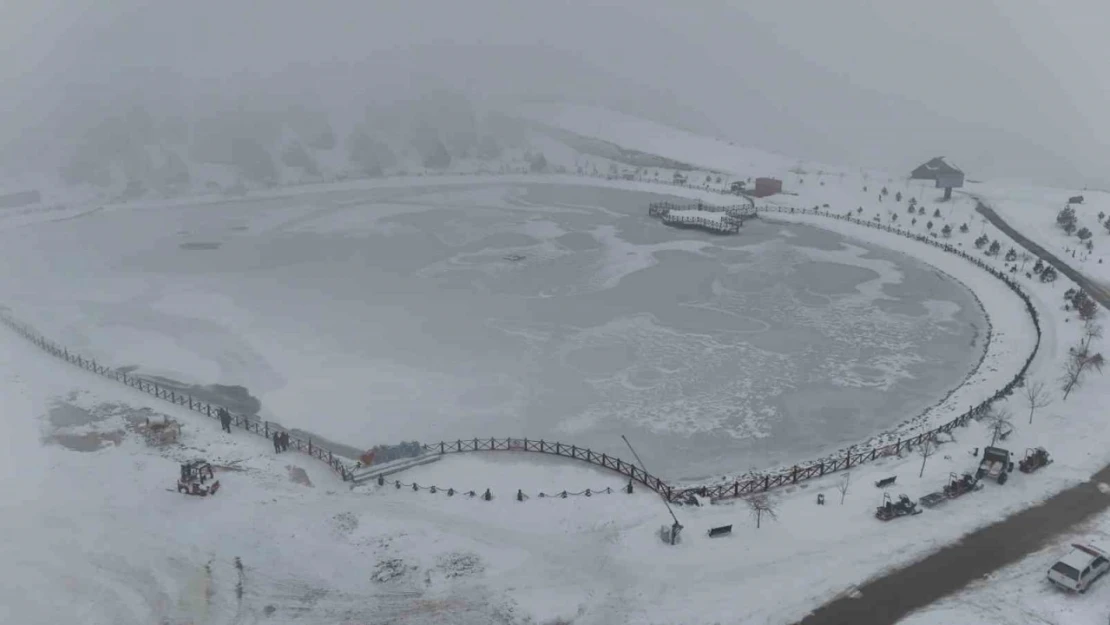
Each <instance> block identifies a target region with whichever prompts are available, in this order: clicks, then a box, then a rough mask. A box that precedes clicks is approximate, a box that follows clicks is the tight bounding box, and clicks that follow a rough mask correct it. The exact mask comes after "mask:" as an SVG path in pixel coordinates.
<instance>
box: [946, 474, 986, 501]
mask: <svg viewBox="0 0 1110 625" xmlns="http://www.w3.org/2000/svg"><path fill="white" fill-rule="evenodd" d="M981 488H983V485H982V484H981V483H980V482H979V480H977V479H975V476H973V475H972V474H970V473H964V474H963V476H962V477H961V476H957V475H956V474H955V473H949V474H948V484H945V486H944V496H945V497H948V498H949V499H955V498H957V497H960V496H961V495H966V494H967V493H970V492H972V491H976V490H979V489H981Z"/></svg>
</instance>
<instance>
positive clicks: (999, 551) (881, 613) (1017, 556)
mask: <svg viewBox="0 0 1110 625" xmlns="http://www.w3.org/2000/svg"><path fill="white" fill-rule="evenodd" d="M976 199H978V198H976ZM976 210H977V211H978V212H979V213H980V214H982V215H983V216H984V217H986V218H987V219H988V220H989V221H990V222H991V223H992V224H994V225H995V227H997V228H998V229H999V230H1002V231H1003V232H1005V233H1006V235H1007V236H1009V237H1011V238H1012V239H1013V240H1014V241H1016V242H1018V243H1019V244H1020V245H1021V246H1022V247H1024V248H1025V249H1027V250H1028V251H1029V252H1030V253H1032V254H1035V255H1036V256H1038V257H1040V258H1042V259H1044V260H1045V262H1047V263H1049V264H1051V265H1052V266H1053V267H1055V268H1056V270H1057V271H1059V272H1060V273H1062V274H1064V275H1066V276H1068V277H1069V278H1071V279H1072V280H1073V281H1075V283H1076V284H1078V285H1080V286H1081V287H1082V288H1083V289H1084V290H1085V291H1087V292H1088V293H1090V294H1091V296H1092V297H1094V298H1095V299H1096V300H1097V301H1098V302H1099V303H1100V304H1102V305H1103V306H1104V307H1106V308H1108V309H1110V290H1108V289H1107V288H1105V287H1103V286H1102V285H1099V284H1096V283H1095V282H1093V281H1091V280H1089V279H1088V278H1087V277H1086V276H1084V275H1082V274H1081V273H1079V272H1078V271H1075V270H1074V269H1072V268H1071V267H1069V266H1068V265H1067V264H1065V263H1064V262H1063V261H1061V260H1060V259H1058V258H1056V257H1055V256H1054V255H1052V254H1050V253H1049V252H1047V251H1046V250H1045V249H1044V248H1042V247H1041V246H1039V245H1037V244H1036V243H1033V242H1032V241H1030V240H1029V239H1027V238H1026V237H1024V236H1022V234H1021V233H1020V232H1017V231H1016V230H1014V229H1013V228H1012V227H1010V225H1009V224H1007V223H1006V222H1005V221H1004V220H1003V219H1002V218H1001V217H999V216H998V213H996V212H995V211H993V210H991V208H990V207H989V206H986V205H985V204H984V203H983V202H981V201H979V202H978V206H977V207H976ZM1100 483H1108V484H1110V467H1105V468H1103V469H1102V470H1100V471H1099V472H1098V473H1096V474H1095V475H1094V476H1093V477H1092V478H1091V481H1089V482H1085V483H1083V484H1080V485H1078V486H1075V487H1073V488H1070V489H1068V490H1065V491H1063V492H1061V493H1059V494H1057V495H1056V496H1055V497H1053V498H1051V499H1049V500H1048V501H1046V502H1044V503H1042V504H1041V505H1038V506H1036V507H1033V508H1029V509H1026V510H1023V511H1021V512H1019V513H1017V514H1014V515H1013V516H1010V517H1007V518H1006V519H1003V520H1002V521H999V522H997V523H994V524H993V525H989V526H987V527H984V528H982V529H980V530H978V531H976V532H972V533H971V534H968V535H967V536H965V537H964V538H962V539H961V540H960V541H959V542H957V543H954V544H952V545H949V546H947V547H945V548H943V549H941V550H940V551H937V552H936V553H933V554H932V555H930V556H927V557H925V558H924V559H922V560H919V561H917V562H915V563H913V564H909V565H907V566H905V567H903V568H901V569H898V570H896V571H893V572H891V573H889V574H887V575H884V576H883V577H880V578H877V579H874V580H871V581H870V582H867V583H866V584H864V585H863V586H860V587H859V595H857V598H854V599H853V598H851V597H841V598H839V599H836V600H834V601H831V602H829V603H827V604H825V605H824V606H822V607H820V608H818V609H817V610H816V611H814V612H813V613H811V614H810V615H809V616H807V617H806V618H804V619H803V620H802V621H801V622H800V623H799V625H894V624H895V623H897V622H898V621H899V620H900V619H902V618H904V617H905V616H907V615H908V614H909V613H910V612H913V611H914V610H917V609H919V608H923V607H925V606H927V605H929V604H931V603H933V602H935V601H937V600H939V599H942V598H944V597H946V596H948V595H950V594H952V593H954V592H956V591H959V590H960V589H962V588H963V587H965V586H966V585H967V584H969V583H970V582H972V581H975V580H976V579H979V578H981V577H983V576H984V575H987V574H989V573H991V572H993V571H996V570H998V569H1000V568H1002V567H1004V566H1006V565H1009V564H1013V563H1015V562H1017V561H1018V560H1021V559H1022V558H1024V557H1025V556H1027V555H1029V554H1031V553H1034V552H1036V551H1037V550H1039V549H1040V548H1042V547H1043V546H1045V545H1046V544H1048V543H1049V542H1050V541H1051V540H1052V539H1054V538H1056V537H1058V536H1059V535H1061V534H1064V533H1067V532H1068V531H1070V530H1072V529H1073V528H1074V527H1075V526H1076V525H1078V524H1080V523H1083V522H1084V521H1086V520H1087V519H1089V518H1090V517H1091V516H1093V515H1094V514H1096V513H1098V512H1103V511H1105V510H1107V509H1110V495H1108V494H1104V493H1102V492H1101V491H1100V490H1099V488H1098V485H1099V484H1100ZM1003 488H1005V487H1003ZM1108 490H1110V489H1108ZM972 496H974V495H972ZM930 516H931V515H928V514H925V515H922V516H919V517H913V518H908V519H895V520H894V521H891V523H928V522H930ZM877 522H878V521H876V523H877ZM834 566H835V564H834Z"/></svg>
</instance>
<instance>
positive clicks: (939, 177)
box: [910, 156, 964, 200]
mask: <svg viewBox="0 0 1110 625" xmlns="http://www.w3.org/2000/svg"><path fill="white" fill-rule="evenodd" d="M910 178H913V179H915V180H933V181H935V182H936V185H937V188H938V189H944V199H946V200H950V199H952V189H958V188H960V187H962V186H964V172H963V171H961V170H960V168H958V167H954V166H953V165H950V164H949V163H948V162H947V161H945V160H944V157H943V156H938V157H936V158H933V159H930V160H929V162H927V163H924V164H922V165H921V166H919V167H918V168H917V169H915V170H913V171H912V172H910Z"/></svg>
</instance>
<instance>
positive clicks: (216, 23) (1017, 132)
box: [0, 0, 1110, 186]
mask: <svg viewBox="0 0 1110 625" xmlns="http://www.w3.org/2000/svg"><path fill="white" fill-rule="evenodd" d="M937 8H938V9H947V10H948V12H946V11H941V10H931V11H913V12H908V11H902V10H899V9H896V8H893V7H870V6H867V5H866V4H865V3H857V2H848V3H839V4H838V5H837V6H836V7H827V6H822V5H816V4H814V5H812V6H807V7H805V10H804V11H796V10H792V9H787V8H774V7H744V8H736V7H730V6H728V5H727V3H721V2H706V3H704V4H702V5H701V6H699V7H697V8H686V9H683V8H678V7H671V6H669V5H667V4H664V3H649V4H647V5H645V4H643V3H638V4H635V5H633V4H630V3H615V4H612V5H607V6H605V7H600V8H599V7H590V6H583V7H581V8H578V9H572V8H568V7H565V6H560V7H556V6H544V5H537V6H531V7H522V6H518V5H514V4H510V3H501V2H494V1H488V2H478V3H474V4H468V5H466V6H465V7H461V6H455V5H452V4H449V3H435V4H433V5H427V6H424V7H422V8H421V9H420V10H412V9H406V8H404V7H401V6H396V7H391V6H387V7H383V6H365V5H363V4H359V3H352V2H334V3H329V4H327V5H326V6H324V7H319V8H317V9H315V10H313V9H306V8H303V7H301V6H300V5H299V4H297V3H290V2H274V3H267V5H266V11H265V12H262V11H259V10H258V9H257V7H255V6H253V5H249V4H248V3H236V2H232V3H210V2H200V3H191V4H190V5H188V6H174V7H146V6H142V5H140V4H138V3H132V2H126V1H124V2H113V3H110V4H107V5H101V4H98V3H86V4H85V6H84V9H85V10H84V11H81V10H78V9H75V8H73V7H71V6H69V5H65V6H63V5H62V4H61V3H50V2H48V3H44V4H41V5H35V6H31V7H20V9H17V10H16V12H15V15H14V18H15V19H12V20H9V22H8V23H7V24H6V26H7V31H6V32H5V33H4V35H6V37H5V39H6V41H7V48H8V50H7V52H8V54H6V55H5V58H7V59H9V61H8V62H7V63H5V64H4V65H3V66H2V67H0V75H3V76H4V77H5V84H7V85H8V86H9V90H8V95H9V102H10V103H11V106H10V107H9V108H10V109H11V110H10V115H9V116H8V119H7V123H5V124H3V127H2V128H0V136H2V137H4V144H3V152H4V155H3V156H4V158H3V163H4V165H5V168H6V169H10V170H12V171H15V170H18V169H20V168H22V169H28V168H40V169H42V168H55V167H58V166H60V163H63V162H65V161H66V160H69V159H72V158H73V153H74V151H75V150H77V149H78V148H79V146H80V144H81V142H82V141H83V140H85V139H86V137H87V135H88V133H89V132H91V131H93V129H96V128H98V127H101V126H103V125H104V124H105V123H106V122H109V121H111V122H112V123H113V124H116V125H115V126H112V130H111V131H103V132H110V133H111V134H115V135H118V134H119V133H121V132H130V130H126V131H125V130H123V128H128V129H131V128H132V126H128V125H127V124H124V126H122V127H121V126H119V120H121V119H127V116H128V115H129V114H131V113H132V112H133V111H141V112H142V115H147V116H149V117H150V118H152V119H153V120H156V121H159V122H161V121H165V120H178V121H184V122H185V123H186V124H194V123H195V122H197V120H199V119H204V118H206V117H212V116H216V115H221V114H225V113H227V112H228V111H240V112H248V113H251V114H266V115H269V114H275V113H281V112H283V111H288V110H290V109H296V110H305V111H309V112H311V113H313V114H317V115H322V116H323V118H324V119H328V120H331V123H332V125H338V126H349V125H351V124H354V123H357V124H363V125H365V126H366V129H367V131H368V133H369V134H371V135H374V134H375V133H376V131H377V130H378V128H376V127H375V125H374V124H375V123H377V122H376V121H375V120H374V119H373V115H368V113H367V111H368V110H376V109H389V108H390V107H395V106H396V105H398V104H403V103H408V102H414V101H418V100H420V99H422V98H426V97H427V95H428V94H442V93H454V94H457V95H459V96H461V97H463V98H465V99H466V100H467V101H468V102H469V103H470V104H471V106H472V107H473V108H474V110H475V111H490V110H501V109H506V108H508V109H511V108H512V106H514V105H516V104H518V103H520V102H527V101H544V102H565V103H571V104H587V105H593V106H600V107H605V108H610V109H613V110H616V111H620V112H623V113H627V114H630V115H635V116H639V117H643V118H646V119H650V120H654V121H658V122H661V123H664V124H667V125H672V126H675V127H679V128H683V129H687V130H690V131H692V132H695V133H698V134H703V135H706V136H713V137H718V138H721V139H725V140H728V141H732V142H735V143H736V144H737V145H744V146H749V147H752V148H758V149H762V150H767V151H773V152H777V153H780V154H783V155H786V156H789V157H793V158H798V159H806V160H815V161H820V162H823V163H829V164H833V165H837V166H848V167H866V168H875V169H883V170H887V171H890V172H892V173H895V174H897V173H901V172H908V170H909V169H911V168H912V167H913V166H915V165H916V164H919V163H920V162H922V161H924V160H926V159H927V158H930V157H933V156H941V155H943V156H946V157H948V158H949V159H951V160H952V161H953V162H955V163H958V164H959V165H960V166H961V167H963V168H964V169H965V170H966V171H967V172H968V174H969V176H971V177H972V178H990V177H1002V178H1027V179H1030V180H1033V181H1036V182H1041V183H1047V184H1067V185H1074V186H1080V185H1088V184H1092V185H1098V184H1108V185H1110V180H1108V177H1106V176H1103V175H1102V173H1101V171H1102V163H1103V162H1105V161H1106V159H1107V156H1108V154H1107V153H1106V148H1105V147H1104V143H1105V142H1104V141H1102V138H1103V136H1104V131H1103V130H1102V128H1101V120H1100V119H1099V118H1098V117H1097V116H1095V115H1093V114H1092V111H1094V112H1097V111H1098V110H1099V108H1100V107H1099V106H1098V105H1099V104H1100V102H1099V101H1098V96H1100V95H1102V90H1101V89H1102V87H1101V82H1100V76H1098V75H1097V74H1092V73H1090V72H1087V71H1084V70H1085V67H1084V65H1083V63H1082V60H1083V58H1085V57H1083V50H1082V49H1081V48H1080V45H1081V44H1079V43H1076V40H1079V39H1081V37H1080V36H1078V33H1077V36H1071V35H1069V36H1067V37H1066V38H1065V39H1066V40H1067V41H1068V42H1069V43H1068V45H1067V46H1061V45H1055V44H1052V43H1048V42H1049V41H1051V40H1052V38H1051V37H1048V36H1046V34H1047V33H1048V32H1049V31H1051V29H1052V28H1056V29H1058V30H1063V29H1079V28H1081V27H1082V23H1080V22H1079V21H1078V19H1077V16H1075V15H1072V16H1068V15H1063V16H1061V15H1055V14H1054V15H1049V14H1048V10H1047V9H1045V10H1044V13H1043V14H1042V13H1041V12H1039V10H1038V9H1035V8H1029V7H1021V8H1018V7H1012V6H1003V5H1001V4H999V6H994V7H990V6H976V7H967V6H963V5H961V4H957V3H955V2H950V1H948V0H944V1H942V2H940V3H939V4H938V5H937ZM957 9H958V12H957ZM1069 32H1070V30H1069ZM1077 59H1079V61H1077ZM386 129H387V128H383V130H386Z"/></svg>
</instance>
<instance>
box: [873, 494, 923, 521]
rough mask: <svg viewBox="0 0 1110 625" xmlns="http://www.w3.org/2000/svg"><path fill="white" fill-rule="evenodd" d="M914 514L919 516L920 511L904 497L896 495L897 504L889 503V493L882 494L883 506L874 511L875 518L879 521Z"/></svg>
mask: <svg viewBox="0 0 1110 625" xmlns="http://www.w3.org/2000/svg"><path fill="white" fill-rule="evenodd" d="M914 514H921V510H920V509H919V508H918V507H917V504H916V503H914V502H913V501H911V500H910V498H909V497H907V496H906V495H898V502H897V503H895V502H893V501H891V499H890V493H883V505H881V506H879V507H878V508H876V509H875V518H876V519H879V520H880V521H889V520H891V519H893V518H897V517H900V516H911V515H914Z"/></svg>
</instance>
